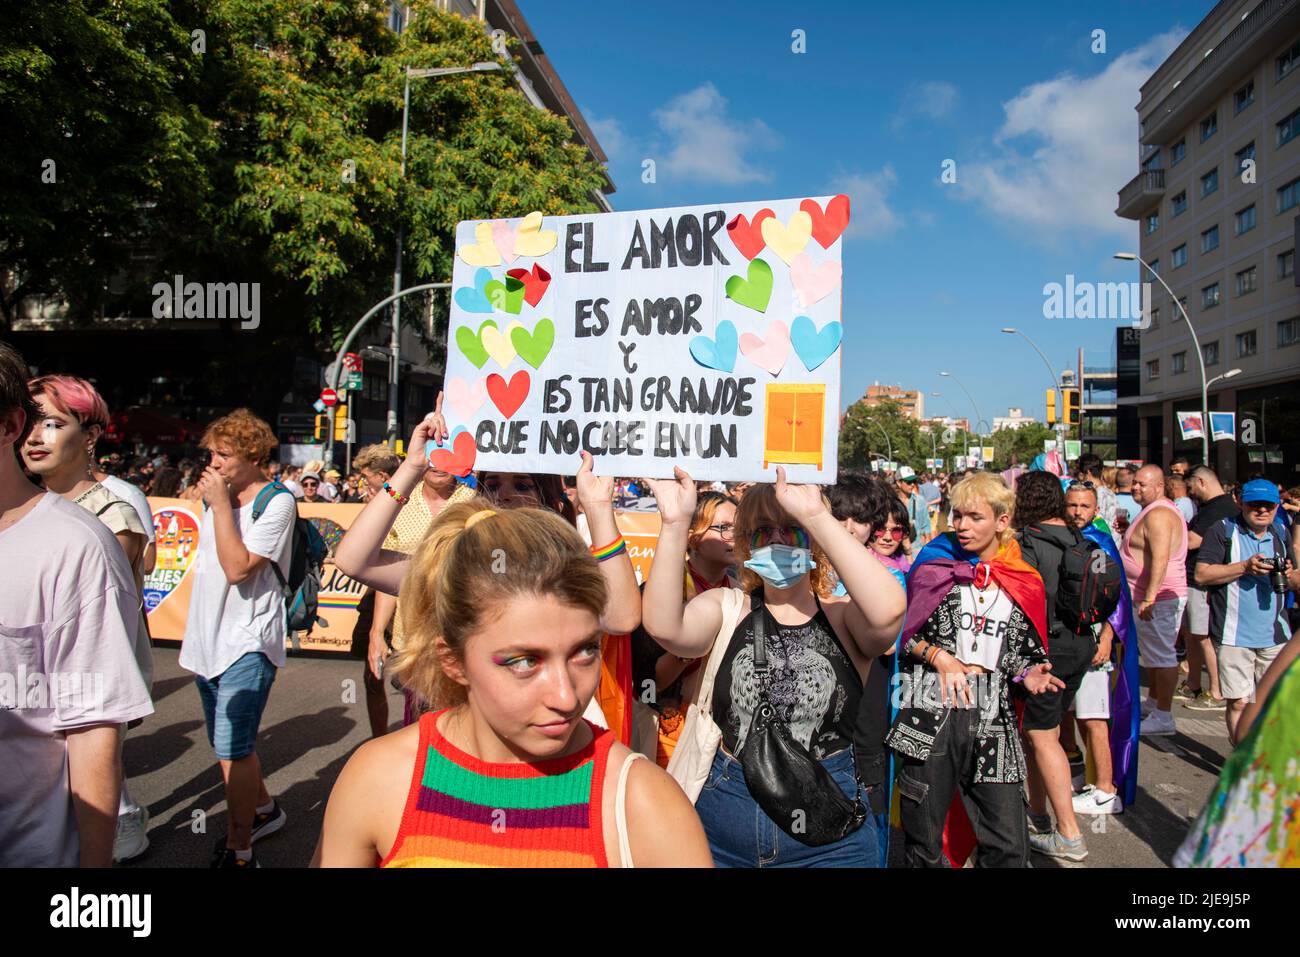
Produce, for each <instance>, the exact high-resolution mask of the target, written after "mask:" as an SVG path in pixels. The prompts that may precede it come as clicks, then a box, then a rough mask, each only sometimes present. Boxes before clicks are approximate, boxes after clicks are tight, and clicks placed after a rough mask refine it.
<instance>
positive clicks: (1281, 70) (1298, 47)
mask: <svg viewBox="0 0 1300 957" xmlns="http://www.w3.org/2000/svg"><path fill="white" fill-rule="evenodd" d="M1297 64H1300V40H1297V41H1296V42H1295V43H1294V44H1292V46H1291V49H1289V50H1287V51H1286V52H1285V53H1283V54H1282V55H1281V56H1280V57H1278V58H1277V78H1278V79H1279V80H1281V79H1282V78H1283V77H1284V76H1286V75H1287V74H1288V73H1290V72H1291V71H1292V70H1294V69H1295V68H1296V65H1297Z"/></svg>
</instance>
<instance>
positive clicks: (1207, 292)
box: [1201, 282, 1219, 309]
mask: <svg viewBox="0 0 1300 957" xmlns="http://www.w3.org/2000/svg"><path fill="white" fill-rule="evenodd" d="M1218 304H1219V284H1218V283H1217V282H1213V283H1210V285H1208V286H1206V287H1204V288H1203V289H1202V290H1201V308H1202V309H1213V308H1214V307H1215V306H1217V305H1218Z"/></svg>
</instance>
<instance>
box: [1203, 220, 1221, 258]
mask: <svg viewBox="0 0 1300 957" xmlns="http://www.w3.org/2000/svg"><path fill="white" fill-rule="evenodd" d="M1218 248H1219V227H1218V226H1211V227H1210V228H1209V229H1207V230H1206V231H1205V232H1203V233H1201V252H1203V253H1208V252H1212V251H1213V250H1215V249H1218Z"/></svg>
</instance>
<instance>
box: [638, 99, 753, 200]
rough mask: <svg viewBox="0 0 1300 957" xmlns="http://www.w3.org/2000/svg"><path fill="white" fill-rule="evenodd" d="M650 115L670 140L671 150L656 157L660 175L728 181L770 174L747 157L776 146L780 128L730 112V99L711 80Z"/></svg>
mask: <svg viewBox="0 0 1300 957" xmlns="http://www.w3.org/2000/svg"><path fill="white" fill-rule="evenodd" d="M652 115H653V116H654V120H655V122H656V123H657V124H658V126H659V130H660V131H661V133H662V134H663V135H664V136H665V137H666V138H667V141H668V142H667V144H666V146H664V147H663V148H664V149H666V150H667V152H666V153H663V152H660V155H659V156H655V157H654V158H655V159H656V160H657V161H658V167H659V170H660V174H661V175H671V176H674V177H677V178H679V179H683V180H695V181H698V182H708V183H719V184H724V185H734V184H738V183H763V182H767V181H768V180H770V179H771V178H772V174H771V173H769V172H767V171H765V170H762V169H759V168H758V167H756V166H754V165H753V163H752V162H751V161H750V158H749V157H750V155H751V154H752V153H755V152H758V151H760V150H769V149H773V148H774V147H776V146H777V145H778V143H779V138H778V137H777V135H776V133H775V132H774V131H773V130H772V129H771V128H770V127H769V126H768V125H767V124H766V123H764V122H763V121H762V120H760V119H750V120H745V121H740V120H737V119H735V118H733V117H731V116H728V115H727V100H726V98H725V97H724V96H723V95H722V94H721V93H719V92H718V89H717V87H715V86H714V85H713V84H712V83H705V84H703V85H702V86H698V87H696V88H695V89H693V90H690V91H689V92H686V93H683V94H681V95H680V96H677V97H674V98H673V99H672V100H670V101H669V102H668V103H666V104H665V105H664V106H662V107H660V108H659V109H657V110H655V111H654V113H653V114H652ZM651 155H652V156H654V154H653V153H652V154H651Z"/></svg>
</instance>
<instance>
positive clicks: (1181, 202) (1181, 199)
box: [1169, 190, 1187, 216]
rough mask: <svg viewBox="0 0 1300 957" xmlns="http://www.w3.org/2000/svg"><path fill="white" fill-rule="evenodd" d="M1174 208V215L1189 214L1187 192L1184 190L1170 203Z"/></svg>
mask: <svg viewBox="0 0 1300 957" xmlns="http://www.w3.org/2000/svg"><path fill="white" fill-rule="evenodd" d="M1169 202H1170V203H1171V204H1172V206H1173V208H1174V215H1175V216H1181V215H1182V214H1183V213H1185V212H1187V190H1183V191H1182V192H1181V193H1179V194H1178V195H1177V196H1175V197H1174V198H1173V199H1171V200H1170V201H1169Z"/></svg>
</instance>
